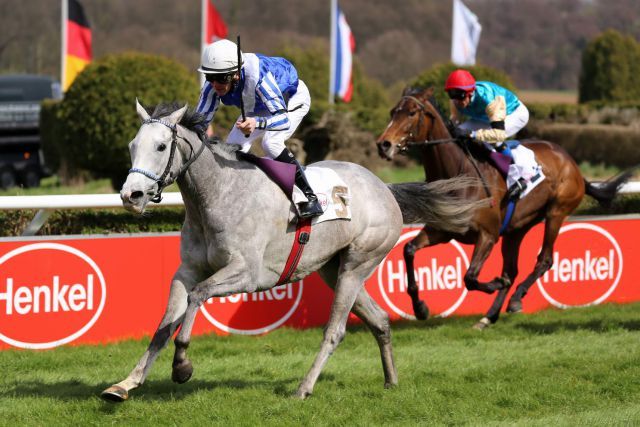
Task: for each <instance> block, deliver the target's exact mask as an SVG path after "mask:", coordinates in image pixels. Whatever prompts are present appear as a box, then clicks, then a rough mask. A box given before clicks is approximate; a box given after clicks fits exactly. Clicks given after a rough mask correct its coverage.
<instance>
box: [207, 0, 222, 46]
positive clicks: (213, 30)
mask: <svg viewBox="0 0 640 427" xmlns="http://www.w3.org/2000/svg"><path fill="white" fill-rule="evenodd" d="M202 1H204V2H205V3H206V5H205V6H204V7H203V11H204V23H203V25H202V35H203V39H202V40H203V44H204V45H208V44H209V43H213V42H214V41H216V40H219V39H224V38H226V37H227V26H226V25H225V23H224V21H223V20H222V17H221V16H220V14H219V13H218V11H217V10H216V8H215V7H214V6H213V3H211V0H202Z"/></svg>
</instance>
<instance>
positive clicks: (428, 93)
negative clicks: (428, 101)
mask: <svg viewBox="0 0 640 427" xmlns="http://www.w3.org/2000/svg"><path fill="white" fill-rule="evenodd" d="M435 91H436V88H434V87H433V86H429V87H428V88H426V89H425V90H424V92H423V94H424V95H425V96H426V97H427V98H431V97H432V96H433V93H434V92H435Z"/></svg>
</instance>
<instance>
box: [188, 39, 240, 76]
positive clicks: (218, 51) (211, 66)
mask: <svg viewBox="0 0 640 427" xmlns="http://www.w3.org/2000/svg"><path fill="white" fill-rule="evenodd" d="M240 61H241V63H240V66H242V64H244V57H243V56H242V52H241V53H240ZM237 69H238V45H236V44H235V43H234V42H232V41H229V40H225V39H223V40H218V41H215V42H213V43H211V44H210V45H207V47H205V48H204V51H203V52H202V62H201V65H200V68H198V71H199V72H201V73H204V74H226V73H231V72H233V71H236V70H237Z"/></svg>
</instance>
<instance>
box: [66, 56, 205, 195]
mask: <svg viewBox="0 0 640 427" xmlns="http://www.w3.org/2000/svg"><path fill="white" fill-rule="evenodd" d="M198 93H199V91H198V82H197V79H196V75H195V73H192V72H189V71H187V69H186V68H185V67H183V66H182V65H180V64H179V63H177V62H176V61H174V60H171V59H168V58H165V57H162V56H158V55H148V54H142V53H136V52H129V53H124V54H116V55H108V56H105V57H103V58H102V59H100V60H99V61H96V62H93V63H91V64H90V65H89V66H88V67H87V68H85V69H84V70H83V72H82V73H80V74H79V75H78V77H77V78H76V79H75V80H74V82H73V84H72V85H71V87H70V88H69V91H68V92H67V93H66V95H65V98H64V100H63V101H62V102H61V104H60V110H59V119H60V120H61V122H62V123H63V128H62V129H60V133H61V134H62V135H61V136H62V138H61V141H60V143H61V144H62V145H59V147H62V149H61V150H60V156H61V157H64V158H65V159H66V161H67V162H68V163H69V164H71V165H72V167H73V168H78V169H84V170H87V171H90V172H91V173H92V174H93V175H94V176H96V177H101V178H110V179H111V182H112V184H113V186H114V188H116V189H118V188H120V186H121V185H122V183H123V182H124V180H125V178H126V176H127V171H128V169H129V168H130V166H131V161H130V157H129V150H128V144H129V142H130V141H131V140H132V139H133V137H134V136H135V134H136V132H137V130H138V128H139V127H140V121H139V118H138V116H137V115H136V113H135V100H136V98H138V99H139V100H140V101H141V102H143V103H144V104H143V105H145V106H149V105H154V104H158V103H163V102H173V101H179V102H187V101H191V102H190V104H191V105H194V104H195V101H196V100H197V97H198Z"/></svg>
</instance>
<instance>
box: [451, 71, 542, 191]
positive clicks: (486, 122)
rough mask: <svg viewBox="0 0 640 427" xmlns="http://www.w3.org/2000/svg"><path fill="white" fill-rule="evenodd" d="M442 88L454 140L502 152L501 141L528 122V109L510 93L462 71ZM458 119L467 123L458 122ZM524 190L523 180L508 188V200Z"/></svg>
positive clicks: (456, 72) (452, 75) (455, 72)
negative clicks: (470, 141) (469, 140)
mask: <svg viewBox="0 0 640 427" xmlns="http://www.w3.org/2000/svg"><path fill="white" fill-rule="evenodd" d="M444 89H445V91H446V92H447V94H448V95H449V99H450V100H451V105H452V108H451V120H452V121H453V122H454V124H456V125H458V127H457V128H456V130H455V132H454V133H455V136H457V137H469V138H473V139H475V140H478V141H482V142H486V143H488V144H490V145H492V146H493V147H495V148H496V149H497V150H498V151H502V150H504V149H505V146H506V144H504V141H505V140H507V138H509V137H512V136H514V135H515V134H517V133H518V131H520V129H522V128H524V127H525V126H526V124H527V123H528V121H529V110H528V109H527V107H526V106H525V105H524V104H523V103H522V101H520V100H519V99H518V97H517V96H516V95H515V94H514V93H513V92H511V91H510V90H508V89H505V88H504V87H502V86H499V85H497V84H495V83H492V82H485V81H479V82H476V80H475V79H474V77H473V76H472V75H471V73H469V72H468V71H466V70H455V71H454V72H452V73H451V74H450V75H449V77H448V78H447V81H446V83H445V87H444ZM461 116H467V117H469V120H467V121H466V122H464V123H460V118H461ZM525 187H526V182H525V181H524V179H520V180H518V181H517V182H516V183H515V184H514V185H512V186H511V188H509V189H508V191H507V194H508V197H509V198H516V197H518V195H519V194H520V193H521V192H522V191H524V189H525Z"/></svg>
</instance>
